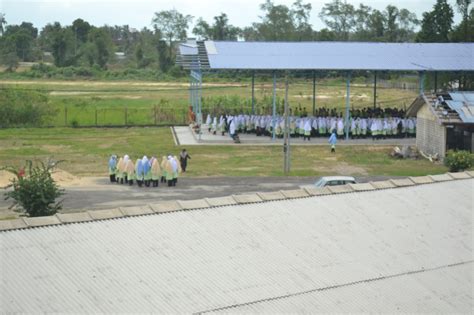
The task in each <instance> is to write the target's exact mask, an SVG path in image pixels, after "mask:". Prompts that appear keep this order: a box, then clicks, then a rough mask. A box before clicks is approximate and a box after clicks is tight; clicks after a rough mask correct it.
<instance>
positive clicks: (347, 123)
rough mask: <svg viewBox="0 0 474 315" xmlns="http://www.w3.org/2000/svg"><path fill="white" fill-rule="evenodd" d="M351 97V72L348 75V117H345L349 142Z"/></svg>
mask: <svg viewBox="0 0 474 315" xmlns="http://www.w3.org/2000/svg"><path fill="white" fill-rule="evenodd" d="M350 96H351V72H350V71H349V72H348V73H347V79H346V117H345V123H344V125H345V131H346V140H349V108H350V105H351V104H350V103H351V100H350Z"/></svg>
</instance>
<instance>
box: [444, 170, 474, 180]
mask: <svg viewBox="0 0 474 315" xmlns="http://www.w3.org/2000/svg"><path fill="white" fill-rule="evenodd" d="M448 175H449V176H451V177H452V178H454V179H467V178H471V176H469V174H467V173H466V172H456V173H448Z"/></svg>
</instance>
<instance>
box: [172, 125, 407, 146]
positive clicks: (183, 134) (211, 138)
mask: <svg viewBox="0 0 474 315" xmlns="http://www.w3.org/2000/svg"><path fill="white" fill-rule="evenodd" d="M172 129H174V135H175V138H176V139H175V143H176V144H179V145H283V139H278V138H276V139H275V140H274V141H273V140H272V139H271V138H270V137H266V136H261V137H257V136H256V135H254V134H239V138H240V142H241V143H240V144H236V143H234V141H233V140H232V139H231V138H230V137H229V135H228V134H226V135H225V136H222V135H220V134H217V135H213V134H210V133H209V132H208V131H207V130H204V131H203V133H202V134H201V136H200V137H199V135H198V134H195V133H194V131H193V130H192V129H191V128H190V127H189V126H184V127H183V126H176V127H172ZM328 138H329V137H324V138H311V141H303V139H302V138H291V139H290V143H291V144H297V145H328ZM415 142H416V141H415V138H404V139H385V140H376V141H374V140H372V139H371V138H367V139H353V140H352V139H350V140H347V141H346V140H338V142H337V144H338V145H388V146H404V145H415Z"/></svg>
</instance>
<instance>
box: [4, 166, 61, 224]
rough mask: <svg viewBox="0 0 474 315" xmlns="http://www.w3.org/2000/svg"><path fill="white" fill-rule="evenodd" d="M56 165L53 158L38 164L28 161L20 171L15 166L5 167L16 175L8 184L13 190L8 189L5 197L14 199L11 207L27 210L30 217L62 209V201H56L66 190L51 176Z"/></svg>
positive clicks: (53, 212) (51, 213) (49, 213)
mask: <svg viewBox="0 0 474 315" xmlns="http://www.w3.org/2000/svg"><path fill="white" fill-rule="evenodd" d="M55 165H57V163H54V162H52V161H51V160H48V161H47V162H46V163H43V162H39V163H37V164H36V165H34V164H33V162H32V161H26V167H25V168H24V169H21V170H19V171H18V170H16V169H14V168H13V167H8V168H5V169H6V170H7V171H9V172H10V173H13V174H15V176H16V177H15V178H14V179H13V180H12V183H11V185H10V186H8V187H13V190H11V191H8V192H7V193H6V198H5V200H8V199H13V200H14V201H13V205H12V206H11V207H10V208H15V211H18V212H25V213H27V214H28V216H30V217H39V216H45V215H53V214H55V213H56V211H58V210H59V209H61V201H59V202H56V198H58V197H60V196H61V195H62V194H63V193H64V190H62V189H60V188H59V187H58V186H57V185H56V183H55V181H54V179H53V178H52V177H51V171H52V170H53V169H54V167H55ZM8 187H7V188H8Z"/></svg>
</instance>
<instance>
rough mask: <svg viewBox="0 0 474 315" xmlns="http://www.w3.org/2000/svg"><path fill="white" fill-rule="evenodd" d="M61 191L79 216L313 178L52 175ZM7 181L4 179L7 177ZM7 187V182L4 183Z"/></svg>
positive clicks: (0, 193)
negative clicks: (153, 179) (170, 182)
mask: <svg viewBox="0 0 474 315" xmlns="http://www.w3.org/2000/svg"><path fill="white" fill-rule="evenodd" d="M53 176H54V177H55V179H56V180H57V182H58V184H59V185H60V186H61V187H62V188H64V189H65V195H64V196H62V199H63V209H62V210H61V211H60V212H63V213H66V212H80V211H87V210H97V209H109V208H116V207H124V206H139V205H146V204H149V203H155V202H159V201H161V200H193V199H200V198H205V197H208V198H212V197H222V196H229V195H233V194H236V195H237V194H244V193H251V192H264V191H278V190H285V189H297V188H300V186H307V185H311V184H312V183H314V182H315V181H316V180H317V178H313V177H205V178H186V177H183V178H181V179H178V184H177V186H176V187H167V186H166V184H165V185H163V184H161V183H160V186H159V187H158V188H152V187H142V188H139V187H138V186H137V185H136V184H135V185H134V186H128V185H121V184H116V183H110V182H109V181H108V178H105V177H82V178H80V177H77V176H74V175H71V174H69V173H67V172H65V171H59V172H57V173H55V174H54V175H53ZM7 177H8V176H7ZM382 179H386V177H382V176H380V177H375V176H371V177H358V178H357V180H358V181H359V182H366V181H369V180H382ZM7 183H8V182H7ZM2 185H3V186H5V173H2V174H0V186H2ZM5 192H6V191H5V190H3V189H2V190H0V219H6V218H13V217H17V216H18V213H16V212H14V211H13V210H10V209H8V207H9V206H10V205H11V201H10V200H7V201H5V200H4V199H5Z"/></svg>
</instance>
